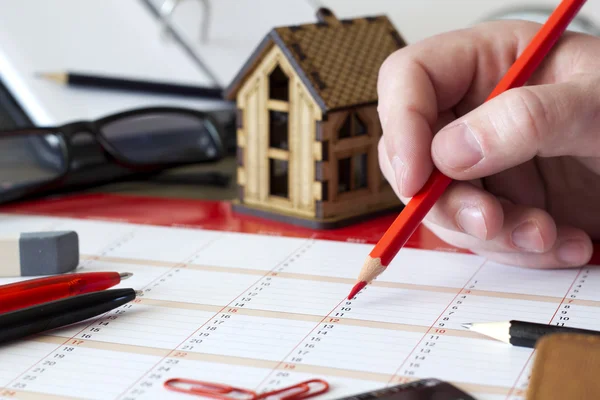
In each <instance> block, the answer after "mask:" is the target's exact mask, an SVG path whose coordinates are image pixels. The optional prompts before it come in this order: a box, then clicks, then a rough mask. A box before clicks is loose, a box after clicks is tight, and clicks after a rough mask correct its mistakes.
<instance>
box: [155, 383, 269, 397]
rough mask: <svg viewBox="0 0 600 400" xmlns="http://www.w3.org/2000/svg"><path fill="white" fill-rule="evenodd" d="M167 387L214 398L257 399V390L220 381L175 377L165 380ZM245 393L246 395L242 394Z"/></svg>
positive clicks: (176, 390)
mask: <svg viewBox="0 0 600 400" xmlns="http://www.w3.org/2000/svg"><path fill="white" fill-rule="evenodd" d="M164 386H165V388H167V389H169V390H172V391H175V392H181V393H187V394H195V395H199V396H205V397H212V398H214V399H225V400H226V399H236V400H257V399H258V396H257V395H256V393H255V392H253V391H251V390H246V389H240V388H236V387H233V386H229V385H223V384H220V383H213V382H203V381H196V380H193V379H184V378H173V379H169V380H167V381H165V383H164ZM240 394H241V395H245V396H240Z"/></svg>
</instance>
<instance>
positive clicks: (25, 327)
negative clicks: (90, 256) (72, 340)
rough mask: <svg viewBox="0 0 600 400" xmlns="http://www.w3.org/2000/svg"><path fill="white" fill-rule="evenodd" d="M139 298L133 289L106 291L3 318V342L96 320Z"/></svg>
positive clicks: (0, 334) (0, 338) (0, 329)
mask: <svg viewBox="0 0 600 400" xmlns="http://www.w3.org/2000/svg"><path fill="white" fill-rule="evenodd" d="M137 294H139V292H136V291H135V290H133V289H110V290H103V291H99V292H93V293H86V294H82V295H79V296H73V297H68V298H65V299H61V300H56V301H51V302H47V303H43V304H39V305H36V306H32V307H27V308H23V309H20V310H16V311H11V312H8V313H5V314H0V342H7V341H11V340H15V339H21V338H25V337H27V336H29V335H33V334H36V333H40V332H44V331H48V330H51V329H55V328H60V327H63V326H67V325H70V324H73V323H75V322H80V321H84V320H86V319H88V318H92V317H96V316H98V315H101V314H103V313H105V312H107V311H110V310H113V309H115V308H117V307H120V306H122V305H123V304H126V303H129V302H130V301H132V300H134V299H135V298H136V295H137Z"/></svg>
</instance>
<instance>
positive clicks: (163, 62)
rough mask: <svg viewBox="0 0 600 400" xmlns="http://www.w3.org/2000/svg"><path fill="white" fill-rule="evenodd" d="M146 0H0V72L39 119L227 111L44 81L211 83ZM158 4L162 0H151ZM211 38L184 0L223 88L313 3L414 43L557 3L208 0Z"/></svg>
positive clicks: (180, 25) (175, 22)
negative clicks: (87, 77)
mask: <svg viewBox="0 0 600 400" xmlns="http://www.w3.org/2000/svg"><path fill="white" fill-rule="evenodd" d="M143 1H144V0H84V1H82V0H44V1H39V0H2V1H0V73H1V75H2V79H3V80H4V81H5V84H6V85H7V86H8V87H9V89H11V90H12V92H13V93H14V95H15V96H16V97H17V100H18V101H20V103H21V104H22V105H23V106H24V107H25V109H26V110H27V112H28V113H29V114H30V115H31V117H32V118H33V119H34V122H36V123H37V124H40V125H51V124H58V123H62V122H67V121H71V120H73V119H81V118H96V117H99V116H102V115H106V114H108V113H111V112H117V111H121V110H124V109H128V108H134V107H142V106H148V105H187V106H191V107H197V108H204V109H206V108H213V107H221V106H222V105H223V104H222V103H221V102H214V101H211V102H208V101H202V100H198V101H191V100H189V99H180V98H170V97H165V96H149V95H145V94H123V93H111V92H104V91H99V90H87V89H73V88H65V87H60V86H57V85H55V84H53V83H50V82H45V81H42V80H40V79H38V78H36V77H35V76H34V75H35V73H36V72H39V71H57V70H64V69H69V70H75V71H77V70H82V71H87V72H97V73H103V74H114V75H120V76H132V77H137V78H146V79H158V80H161V81H176V82H184V83H186V82H187V83H192V84H207V85H209V84H211V83H212V82H211V80H210V79H209V77H208V76H206V75H205V74H204V73H203V72H202V70H201V69H200V68H199V67H198V66H197V65H196V64H195V63H194V61H193V60H192V58H190V57H189V56H188V55H187V54H186V53H185V51H184V50H183V49H181V48H180V47H178V46H177V45H176V42H174V41H168V40H167V41H165V40H161V30H160V26H159V25H158V24H157V21H156V20H155V18H154V17H153V16H152V15H151V13H150V12H149V11H148V10H147V9H146V8H145V5H143V4H142V2H143ZM149 1H150V2H151V3H153V4H154V5H155V6H157V7H159V6H160V5H161V4H162V3H163V1H164V0H149ZM209 1H210V5H211V10H212V11H211V19H210V29H209V38H208V42H207V43H203V42H202V41H201V40H200V32H201V21H202V13H203V8H202V7H201V5H200V3H199V2H198V1H194V0H186V1H181V2H180V4H179V5H178V7H177V8H176V9H175V12H174V13H173V15H172V27H173V28H174V29H175V30H176V31H177V32H178V34H179V35H180V36H181V37H182V39H183V40H184V41H185V42H186V43H187V44H188V45H189V46H190V47H191V48H192V49H193V51H194V52H195V54H196V55H197V56H198V57H199V58H201V59H202V60H203V62H205V63H206V64H207V65H208V66H209V67H210V69H211V71H212V72H213V73H214V74H215V75H216V76H217V77H218V79H219V81H220V82H219V83H220V84H221V85H224V86H225V85H227V84H228V83H229V82H230V81H231V79H232V78H233V76H234V75H235V74H236V73H237V71H238V70H239V68H240V66H241V65H242V64H243V62H245V61H246V59H247V57H248V56H249V55H250V54H251V52H252V51H253V50H254V48H255V47H256V45H257V44H258V43H259V42H260V40H261V39H262V38H263V37H264V35H265V34H266V33H267V32H268V30H269V29H271V28H272V27H273V26H279V25H289V24H299V23H306V22H314V21H315V11H316V7H318V6H319V5H322V6H326V7H329V8H331V9H332V10H333V11H334V13H335V14H336V15H337V16H338V17H340V18H349V17H355V16H361V15H372V14H381V13H384V14H387V15H388V16H389V17H390V18H391V19H392V21H393V23H394V25H395V26H396V28H397V29H398V30H399V31H400V33H401V34H402V36H403V37H404V38H405V39H406V41H407V42H408V43H414V42H416V41H418V40H421V39H423V38H425V37H428V36H431V35H435V34H438V33H441V32H444V31H449V30H453V29H460V28H464V27H467V26H469V25H472V24H474V23H476V22H478V21H481V20H483V19H485V18H486V17H487V16H488V15H490V14H492V13H494V12H496V11H499V10H503V9H506V8H514V7H524V6H525V7H527V6H533V7H539V6H546V7H548V8H550V9H553V8H554V7H555V6H556V4H558V2H559V0H528V1H526V2H523V1H522V0H323V1H318V0H209ZM581 14H582V15H585V16H587V17H590V18H591V19H593V20H594V21H596V22H598V23H600V3H599V2H596V1H588V2H587V4H586V5H585V6H584V8H583V10H582V12H581Z"/></svg>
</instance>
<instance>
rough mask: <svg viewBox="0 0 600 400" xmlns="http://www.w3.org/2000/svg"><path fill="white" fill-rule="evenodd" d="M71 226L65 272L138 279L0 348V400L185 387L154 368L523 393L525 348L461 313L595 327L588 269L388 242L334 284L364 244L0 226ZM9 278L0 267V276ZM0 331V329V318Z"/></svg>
mask: <svg viewBox="0 0 600 400" xmlns="http://www.w3.org/2000/svg"><path fill="white" fill-rule="evenodd" d="M41 230H75V231H76V232H77V233H78V235H79V240H80V251H81V264H80V268H79V271H80V272H87V271H90V272H91V271H118V272H131V273H133V276H132V277H131V278H129V279H128V280H125V281H123V282H121V284H119V286H117V287H132V288H134V289H137V290H141V291H143V295H142V296H140V297H138V298H137V299H136V300H134V301H133V302H131V303H129V304H127V305H124V306H122V307H120V308H118V309H116V310H113V311H111V312H108V313H106V314H104V315H102V316H99V317H97V318H94V319H90V320H87V321H84V322H82V323H79V324H76V325H71V326H69V327H65V328H62V329H56V330H53V331H50V332H45V333H44V334H41V335H36V336H34V337H30V338H27V339H24V340H21V341H18V342H13V343H8V344H5V345H3V346H0V386H1V387H2V391H1V396H0V397H1V398H3V399H12V398H19V399H67V400H68V399H80V398H85V399H121V400H142V399H165V400H169V399H190V398H194V397H195V396H190V395H189V394H182V393H177V392H173V391H169V390H167V389H165V387H164V382H165V381H166V380H168V379H170V378H188V379H194V380H200V381H210V382H218V383H223V384H229V385H233V386H236V387H241V388H245V389H250V390H254V391H257V392H264V391H268V390H273V389H276V388H281V387H286V386H290V385H293V384H295V383H298V382H301V381H304V380H307V379H313V378H319V379H323V380H325V381H327V382H328V383H329V385H330V390H329V391H328V392H327V393H326V394H323V395H321V396H320V397H318V398H322V399H336V398H339V397H342V396H347V395H351V394H357V393H361V392H364V391H368V390H373V389H378V388H383V387H386V386H388V385H395V384H398V383H402V382H408V381H411V380H415V379H419V378H428V377H433V378H438V379H442V380H446V381H449V382H451V383H453V384H455V385H457V386H458V387H460V388H462V389H464V390H465V391H467V392H468V393H470V394H472V395H473V396H474V397H476V398H477V399H489V400H499V399H511V400H516V399H523V398H524V390H525V389H526V387H527V382H528V375H529V371H530V368H531V365H532V361H533V358H534V357H535V354H534V352H533V351H532V350H531V349H527V348H518V347H511V346H509V345H506V344H504V343H501V342H497V341H493V340H491V339H487V338H485V337H482V336H479V335H478V334H476V333H473V332H470V331H468V330H466V329H464V328H462V327H461V324H463V323H469V322H485V321H505V320H510V319H521V320H527V321H534V322H542V323H552V324H563V323H564V325H566V326H567V325H573V326H578V327H582V328H591V329H600V318H598V317H599V316H600V313H599V311H600V294H598V291H597V290H595V287H597V286H596V285H598V283H599V282H600V273H599V272H598V271H597V270H596V269H593V268H591V266H589V267H585V268H579V269H570V270H533V269H524V268H517V267H511V266H506V265H500V264H495V263H493V262H490V261H487V260H486V259H484V258H482V257H479V256H476V255H472V254H467V253H460V252H449V251H431V250H423V249H415V248H405V249H403V250H402V251H401V252H400V253H399V254H398V256H397V257H396V259H395V260H394V262H393V263H392V264H391V265H390V266H389V268H388V270H387V271H386V272H384V273H383V274H382V275H381V276H380V277H379V279H378V280H377V281H375V282H374V283H373V284H372V285H369V286H368V287H367V288H365V289H364V290H363V291H361V292H360V293H359V294H358V295H357V296H356V297H355V298H353V299H351V300H347V299H346V296H347V295H348V292H349V290H350V288H351V287H352V285H353V284H354V282H355V279H356V276H357V275H358V272H359V270H360V268H361V267H362V263H363V262H364V260H365V257H366V256H367V255H368V253H369V252H370V250H371V249H372V245H367V244H360V243H348V242H336V241H330V240H318V239H315V238H290V237H276V236H269V235H259V234H249V233H237V232H227V231H213V230H203V229H192V228H175V227H160V226H150V225H136V224H129V223H120V222H104V221H92V220H84V219H70V218H58V217H43V216H25V215H14V214H5V215H4V214H3V215H0V233H7V232H15V231H19V232H24V231H41ZM15 280H16V279H1V280H0V283H8V282H13V281H15ZM0 329H1V327H0Z"/></svg>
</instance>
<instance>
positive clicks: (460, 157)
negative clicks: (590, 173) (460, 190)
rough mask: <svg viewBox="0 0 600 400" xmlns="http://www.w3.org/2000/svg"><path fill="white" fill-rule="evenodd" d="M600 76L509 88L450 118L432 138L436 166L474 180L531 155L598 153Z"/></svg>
mask: <svg viewBox="0 0 600 400" xmlns="http://www.w3.org/2000/svg"><path fill="white" fill-rule="evenodd" d="M599 89H600V79H599V77H597V76H594V77H583V78H578V79H577V80H573V81H569V82H564V83H557V84H547V85H540V86H528V87H522V88H517V89H511V90H509V91H507V92H504V93H503V94H501V95H499V96H496V97H495V98H493V99H491V100H489V101H488V102H486V103H484V104H483V105H481V106H480V107H478V108H476V109H475V110H473V111H471V112H470V113H468V114H466V115H464V116H463V117H461V118H459V119H457V120H455V121H453V122H452V123H451V124H450V125H448V126H446V127H445V128H443V129H442V130H441V131H439V132H438V133H437V135H436V136H435V137H434V138H433V142H432V149H431V153H432V158H433V161H434V163H435V164H436V166H437V168H438V169H439V170H440V171H441V172H442V173H444V174H446V175H447V176H449V177H451V178H453V179H457V180H468V179H476V178H481V177H484V176H488V175H492V174H495V173H498V172H500V171H503V170H506V169H509V168H511V167H514V166H516V165H519V164H522V163H524V162H526V161H528V160H530V159H532V158H533V157H535V156H540V157H552V156H579V157H589V156H594V157H598V155H599V154H600V135H599V134H598V133H599V131H600V96H599V95H598V93H600V90H599Z"/></svg>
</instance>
